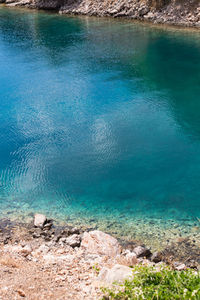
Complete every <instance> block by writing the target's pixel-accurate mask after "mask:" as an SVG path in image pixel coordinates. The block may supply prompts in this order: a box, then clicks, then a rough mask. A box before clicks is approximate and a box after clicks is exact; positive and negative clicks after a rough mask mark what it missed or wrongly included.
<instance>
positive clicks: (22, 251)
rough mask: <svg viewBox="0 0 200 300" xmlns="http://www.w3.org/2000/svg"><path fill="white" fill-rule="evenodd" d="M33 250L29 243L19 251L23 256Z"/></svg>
mask: <svg viewBox="0 0 200 300" xmlns="http://www.w3.org/2000/svg"><path fill="white" fill-rule="evenodd" d="M32 251H33V249H32V248H31V246H30V245H26V246H24V247H23V249H22V250H21V251H20V253H21V254H22V255H23V256H24V257H27V256H28V255H29V254H31V252H32Z"/></svg>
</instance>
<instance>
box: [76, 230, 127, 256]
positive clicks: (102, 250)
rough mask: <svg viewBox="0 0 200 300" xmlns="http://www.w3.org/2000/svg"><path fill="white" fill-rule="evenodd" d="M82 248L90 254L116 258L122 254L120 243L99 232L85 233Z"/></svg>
mask: <svg viewBox="0 0 200 300" xmlns="http://www.w3.org/2000/svg"><path fill="white" fill-rule="evenodd" d="M81 247H82V248H83V249H85V250H86V251H87V252H88V253H93V254H100V255H107V256H111V257H114V256H116V255H118V254H120V253H121V246H120V245H119V243H118V241H117V240H116V239H115V238H114V237H112V236H110V235H109V234H106V233H104V232H102V231H99V230H94V231H90V232H84V234H83V238H82V242H81Z"/></svg>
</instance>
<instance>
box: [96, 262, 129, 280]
mask: <svg viewBox="0 0 200 300" xmlns="http://www.w3.org/2000/svg"><path fill="white" fill-rule="evenodd" d="M132 277H133V273H132V269H131V268H129V267H127V266H123V265H118V264H117V265H115V266H114V267H113V268H112V269H108V268H105V267H104V268H103V269H102V270H101V271H100V273H99V276H98V280H100V281H104V282H106V283H113V282H118V283H122V282H123V281H124V280H126V279H131V278H132Z"/></svg>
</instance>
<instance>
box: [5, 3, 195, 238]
mask: <svg viewBox="0 0 200 300" xmlns="http://www.w3.org/2000/svg"><path fill="white" fill-rule="evenodd" d="M0 120H1V122H0V207H1V214H2V215H3V216H4V214H5V215H6V214H8V213H9V214H18V213H24V214H28V213H30V212H33V211H41V212H45V213H47V214H48V215H49V216H53V217H55V218H60V219H63V220H65V221H67V222H70V221H71V222H76V223H78V222H79V223H81V222H82V223H84V222H85V223H87V224H88V223H90V224H92V225H94V224H96V226H97V227H99V228H102V226H104V227H105V229H106V228H107V229H109V228H112V229H111V231H112V232H113V233H116V234H119V233H120V230H121V232H122V234H124V235H127V236H131V237H138V236H141V237H142V238H146V239H147V240H152V239H154V238H155V236H154V235H153V234H151V233H150V232H149V226H151V228H152V226H153V225H152V224H156V227H155V230H156V231H157V230H158V229H160V228H163V230H166V228H167V229H169V230H171V228H172V227H177V226H179V227H178V228H179V232H177V234H179V233H180V232H181V233H182V231H183V230H185V229H183V228H184V225H185V228H187V229H186V231H185V234H187V235H188V234H190V233H191V232H192V228H193V227H194V226H198V224H199V223H198V219H197V218H198V217H200V33H199V32H197V31H184V30H182V31H181V30H172V29H170V30H169V29H168V30H167V29H163V28H158V27H151V26H149V25H142V24H137V23H132V22H126V21H114V20H109V19H95V18H78V17H77V18H75V17H74V18H73V17H66V16H58V15H55V14H47V13H41V12H27V11H23V10H13V9H5V8H2V7H1V8H0ZM149 220H150V221H149ZM148 222H149V223H148ZM102 224H103V225H102ZM146 224H147V226H146ZM148 224H150V225H148ZM177 224H178V225H177ZM139 225H141V228H140V227H139ZM145 226H146V227H145ZM136 228H137V229H138V235H137V234H135V233H134V234H135V235H134V234H132V233H131V232H132V231H134V230H136ZM190 229H191V232H190ZM152 233H153V229H152ZM131 234H132V235H131ZM158 239H159V237H158ZM150 243H151V242H150Z"/></svg>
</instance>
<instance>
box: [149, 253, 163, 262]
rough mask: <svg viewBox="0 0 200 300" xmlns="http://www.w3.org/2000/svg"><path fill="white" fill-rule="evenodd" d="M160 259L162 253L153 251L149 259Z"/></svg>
mask: <svg viewBox="0 0 200 300" xmlns="http://www.w3.org/2000/svg"><path fill="white" fill-rule="evenodd" d="M161 260H162V255H161V253H160V252H154V253H153V254H152V256H151V261H153V262H155V263H159V262H160V261H161Z"/></svg>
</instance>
